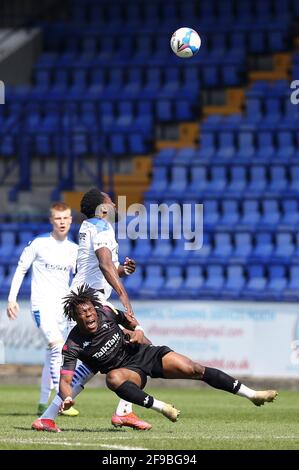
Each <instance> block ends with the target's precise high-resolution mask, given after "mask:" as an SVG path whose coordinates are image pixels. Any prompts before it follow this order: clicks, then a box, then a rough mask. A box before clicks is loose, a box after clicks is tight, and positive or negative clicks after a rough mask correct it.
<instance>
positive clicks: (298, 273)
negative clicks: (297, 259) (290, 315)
mask: <svg viewBox="0 0 299 470" xmlns="http://www.w3.org/2000/svg"><path fill="white" fill-rule="evenodd" d="M298 285H299V266H296V265H294V266H290V272H289V281H288V284H287V286H286V288H285V289H284V291H283V298H284V300H289V301H298V300H299V292H298Z"/></svg>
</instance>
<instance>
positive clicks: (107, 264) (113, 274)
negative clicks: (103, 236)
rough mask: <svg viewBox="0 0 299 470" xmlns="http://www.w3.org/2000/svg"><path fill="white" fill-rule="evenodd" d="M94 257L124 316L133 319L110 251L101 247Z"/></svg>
mask: <svg viewBox="0 0 299 470" xmlns="http://www.w3.org/2000/svg"><path fill="white" fill-rule="evenodd" d="M95 253H96V256H97V258H98V260H99V267H100V269H101V271H102V273H103V275H104V276H105V279H106V281H107V282H108V283H109V284H110V286H111V287H112V288H113V289H114V290H115V292H116V293H117V295H118V297H119V300H120V301H121V303H122V304H123V306H124V308H125V310H126V314H127V315H129V316H132V317H134V313H133V309H132V306H131V303H130V301H129V297H128V294H127V292H126V289H125V288H124V286H123V283H122V282H121V280H120V277H119V274H118V271H117V269H116V267H115V265H114V263H113V262H112V255H111V251H110V250H109V249H108V248H106V247H101V248H99V249H98V250H96V252H95Z"/></svg>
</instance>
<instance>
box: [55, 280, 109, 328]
mask: <svg viewBox="0 0 299 470" xmlns="http://www.w3.org/2000/svg"><path fill="white" fill-rule="evenodd" d="M63 300H64V302H63V313H64V316H65V317H66V318H67V319H68V320H74V321H76V318H77V307H78V305H82V304H85V303H87V302H91V303H92V304H93V306H94V307H100V306H101V305H102V304H101V302H100V301H99V299H98V296H97V291H96V290H95V289H92V288H91V287H90V286H89V285H88V284H82V286H79V287H78V291H77V292H74V291H71V293H70V294H68V295H66V296H65V297H64V298H63Z"/></svg>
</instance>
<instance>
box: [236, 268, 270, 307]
mask: <svg viewBox="0 0 299 470" xmlns="http://www.w3.org/2000/svg"><path fill="white" fill-rule="evenodd" d="M247 278H248V281H247V284H246V286H245V288H243V290H242V297H245V298H252V299H262V298H265V294H266V285H267V277H266V273H265V268H264V267H263V266H262V265H259V264H257V265H252V266H249V267H248V268H247Z"/></svg>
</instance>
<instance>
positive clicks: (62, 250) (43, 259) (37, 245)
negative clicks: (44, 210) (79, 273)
mask: <svg viewBox="0 0 299 470" xmlns="http://www.w3.org/2000/svg"><path fill="white" fill-rule="evenodd" d="M77 252H78V245H77V244H76V243H74V242H73V241H71V240H69V239H67V238H66V239H65V240H63V241H60V240H56V239H55V238H54V237H53V236H52V234H51V233H46V234H44V235H40V236H38V237H36V238H35V239H34V240H33V241H32V242H31V243H29V244H28V246H26V248H25V249H24V250H23V252H22V254H21V257H20V259H19V263H18V267H17V269H16V272H15V275H14V277H13V280H12V284H11V288H10V293H9V297H8V300H9V301H15V300H16V299H17V295H18V292H19V289H20V286H21V284H22V281H23V279H24V276H25V274H26V272H27V271H28V269H29V268H30V266H31V265H32V278H31V304H32V310H35V309H37V310H38V309H40V306H41V305H43V306H45V305H46V306H48V307H50V306H53V308H54V306H55V307H56V308H58V307H59V309H61V310H62V298H63V297H64V296H65V295H67V294H68V292H69V284H70V276H71V273H74V271H75V267H76V258H77Z"/></svg>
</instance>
